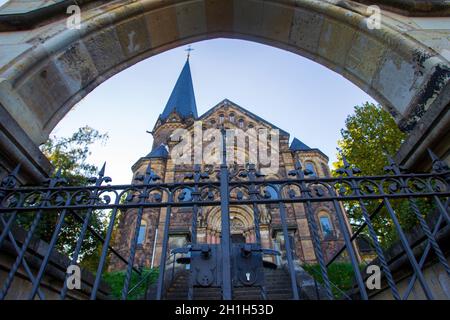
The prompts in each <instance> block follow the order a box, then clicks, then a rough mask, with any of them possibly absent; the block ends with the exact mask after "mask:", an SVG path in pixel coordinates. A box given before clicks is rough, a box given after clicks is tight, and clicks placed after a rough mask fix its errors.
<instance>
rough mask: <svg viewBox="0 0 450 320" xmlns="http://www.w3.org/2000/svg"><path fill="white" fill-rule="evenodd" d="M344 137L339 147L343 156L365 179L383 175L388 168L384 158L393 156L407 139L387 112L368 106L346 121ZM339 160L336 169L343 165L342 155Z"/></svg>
mask: <svg viewBox="0 0 450 320" xmlns="http://www.w3.org/2000/svg"><path fill="white" fill-rule="evenodd" d="M341 136H342V139H340V140H338V146H339V148H340V149H341V150H342V154H343V155H345V157H346V158H347V160H348V162H349V163H351V164H354V165H356V166H357V167H358V168H360V169H361V171H362V172H363V174H365V175H377V174H383V173H384V172H383V167H384V166H385V165H387V160H386V156H385V154H386V153H387V154H390V155H394V154H395V153H396V152H397V150H398V149H399V147H400V145H401V144H402V143H403V142H404V141H405V138H406V134H405V133H404V132H402V131H400V129H399V128H398V127H397V124H396V123H395V121H394V119H393V118H392V116H391V115H390V114H389V113H388V112H387V111H385V110H384V109H382V108H381V107H380V106H376V105H374V104H372V103H369V102H366V103H364V104H363V105H362V106H355V113H354V114H353V115H350V116H348V117H347V119H346V120H345V129H342V130H341ZM337 158H338V161H337V162H335V163H333V167H334V168H335V169H337V168H339V167H342V166H343V165H344V164H343V162H342V156H341V154H338V155H337Z"/></svg>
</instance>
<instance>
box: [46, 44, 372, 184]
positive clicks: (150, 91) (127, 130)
mask: <svg viewBox="0 0 450 320" xmlns="http://www.w3.org/2000/svg"><path fill="white" fill-rule="evenodd" d="M192 48H193V49H194V51H193V52H192V55H191V59H190V62H191V63H190V64H191V71H192V77H193V82H194V90H195V95H196V100H197V107H198V111H199V114H202V113H204V112H205V111H207V110H208V109H210V108H211V107H213V106H214V105H215V104H217V103H218V102H220V101H221V100H223V99H225V98H228V99H229V100H231V101H233V102H235V103H237V104H238V105H241V106H242V107H244V108H246V109H248V110H250V111H252V112H254V113H256V114H258V115H259V116H261V117H262V118H264V119H266V120H268V121H269V122H271V123H273V124H275V125H277V126H278V127H280V128H282V129H284V130H285V131H287V132H289V133H290V134H291V140H292V139H293V137H294V136H295V137H297V138H299V139H300V140H302V141H303V142H305V143H306V144H307V145H309V146H310V147H316V148H319V149H321V150H322V151H323V152H324V153H325V154H327V155H328V156H329V157H330V164H331V162H332V161H334V159H335V153H336V150H335V148H336V141H337V140H338V139H339V137H340V129H341V128H343V127H344V122H345V118H346V117H347V115H348V114H350V113H352V110H353V107H354V106H355V105H357V104H362V103H364V102H365V101H371V102H374V100H373V99H372V98H371V97H370V96H368V95H367V94H365V93H364V92H363V91H362V90H360V89H359V88H357V87H356V86H355V85H353V84H352V83H350V82H349V81H348V80H346V79H344V78H343V77H342V76H340V75H338V74H336V73H334V72H332V71H330V70H328V69H326V68H325V67H323V66H321V65H319V64H316V63H314V62H312V61H310V60H308V59H305V58H303V57H300V56H298V55H295V54H293V53H290V52H287V51H284V50H280V49H276V48H273V47H270V46H266V45H261V44H257V43H254V42H248V41H242V40H231V39H215V40H207V41H201V42H197V43H194V44H192ZM185 49H186V47H179V48H176V49H173V50H170V51H166V52H164V53H162V54H159V55H156V56H154V57H151V58H149V59H147V60H145V61H142V62H140V63H138V64H136V65H134V66H132V67H130V68H128V69H126V70H124V71H123V72H121V73H119V74H117V75H115V76H114V77H112V78H110V79H109V80H107V81H106V82H104V83H103V84H101V85H100V86H99V87H97V88H96V89H95V90H94V91H92V92H91V93H90V94H89V95H88V96H86V97H85V98H84V99H83V100H82V101H81V102H80V103H78V105H76V106H75V107H74V108H73V109H72V110H71V111H70V112H69V113H68V114H67V115H66V117H65V118H64V119H63V120H62V121H61V122H60V123H59V124H58V126H57V127H56V128H55V129H54V131H53V133H52V135H57V136H67V135H70V134H71V133H72V132H74V131H76V130H77V128H79V127H80V126H84V125H89V126H91V127H93V128H95V129H97V130H99V131H101V132H108V134H109V136H110V139H109V140H108V142H107V144H106V145H104V146H102V145H95V146H94V147H93V148H92V155H91V157H90V159H89V161H90V162H91V163H94V164H96V165H101V164H102V163H103V161H105V160H106V161H107V173H108V174H109V175H110V176H111V177H112V178H113V183H128V182H129V181H130V177H131V169H130V168H131V166H132V165H133V163H134V162H135V161H137V160H138V159H139V157H141V156H144V155H146V154H147V153H148V152H149V151H150V148H151V145H152V137H151V135H149V134H148V133H146V130H151V129H152V128H153V126H154V124H155V122H156V119H157V117H158V116H159V114H160V113H161V112H162V110H163V108H164V106H165V104H166V102H167V99H168V98H169V95H170V93H171V91H172V88H173V86H174V85H175V81H176V80H177V78H178V75H179V73H180V71H181V69H182V67H183V65H184V63H185V60H186V52H185V51H184V50H185Z"/></svg>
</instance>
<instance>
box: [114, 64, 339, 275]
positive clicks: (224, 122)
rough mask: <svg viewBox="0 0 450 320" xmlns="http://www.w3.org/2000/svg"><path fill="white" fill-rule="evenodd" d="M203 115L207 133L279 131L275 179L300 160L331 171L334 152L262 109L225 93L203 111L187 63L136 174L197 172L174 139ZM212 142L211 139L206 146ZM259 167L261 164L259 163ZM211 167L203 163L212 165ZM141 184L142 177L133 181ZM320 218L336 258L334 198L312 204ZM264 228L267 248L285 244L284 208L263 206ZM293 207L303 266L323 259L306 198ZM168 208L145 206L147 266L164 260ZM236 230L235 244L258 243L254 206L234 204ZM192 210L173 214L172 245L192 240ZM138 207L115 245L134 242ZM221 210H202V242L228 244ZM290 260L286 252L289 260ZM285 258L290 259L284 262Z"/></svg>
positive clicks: (176, 177) (172, 177)
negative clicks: (293, 133) (179, 154)
mask: <svg viewBox="0 0 450 320" xmlns="http://www.w3.org/2000/svg"><path fill="white" fill-rule="evenodd" d="M200 121H201V126H202V129H203V131H204V130H207V129H210V128H225V129H241V130H244V131H246V132H250V131H252V130H251V129H254V131H252V132H258V130H260V129H267V130H269V131H270V130H271V129H273V130H278V132H279V144H278V150H273V151H272V152H276V153H278V161H279V168H278V170H277V172H274V173H273V174H271V176H270V178H271V179H277V178H279V179H282V178H286V177H287V175H288V172H289V171H290V170H292V169H294V160H295V159H296V157H298V158H299V159H300V161H301V162H302V164H303V165H304V166H305V167H306V169H308V170H310V171H311V174H312V175H313V176H314V175H315V176H318V177H324V176H328V175H329V174H330V170H329V167H328V157H327V156H326V155H325V154H324V153H323V152H321V151H320V150H319V149H316V148H310V147H308V146H307V145H306V144H305V143H303V142H301V141H300V140H299V139H297V138H293V139H292V142H291V143H289V142H290V140H291V139H290V135H289V133H288V132H287V131H285V130H282V129H280V128H278V127H277V126H275V125H274V124H272V123H270V122H269V121H267V120H265V119H262V118H261V117H259V116H258V115H256V114H254V113H252V112H250V111H249V110H246V109H245V108H243V107H241V106H239V105H237V104H236V103H233V102H231V101H229V100H228V99H225V100H223V101H221V102H219V103H218V104H217V105H216V106H214V107H212V108H211V109H209V110H208V111H207V112H205V113H204V114H203V115H200V116H198V114H197V107H196V104H195V95H194V91H193V86H192V79H191V72H190V66H189V62H188V61H187V62H186V64H185V66H184V67H183V70H182V72H181V75H180V76H179V78H178V80H177V82H176V85H175V87H174V90H173V92H172V94H171V96H170V98H169V100H168V103H167V105H166V107H165V108H164V111H163V113H162V114H161V115H160V116H159V118H158V120H157V122H156V124H155V126H154V128H153V131H152V134H153V147H152V150H151V152H150V153H149V154H148V155H147V156H145V157H142V158H140V159H139V160H138V161H137V162H136V163H135V164H134V165H133V167H132V171H133V179H134V178H135V177H137V176H139V175H142V174H144V173H145V170H146V168H147V167H148V165H149V164H150V165H151V168H152V170H153V171H154V172H155V173H156V174H158V175H159V176H160V177H161V179H162V182H166V183H172V182H181V181H183V179H184V175H185V173H186V172H192V171H193V165H179V164H176V163H175V161H174V159H173V158H172V157H171V152H172V151H173V150H174V149H173V148H174V147H175V145H176V144H177V143H178V141H172V139H171V136H172V134H173V132H174V130H176V129H186V130H188V131H189V132H190V133H191V134H194V125H195V124H198V123H199V122H200ZM206 143H207V142H203V144H206ZM257 166H258V165H257ZM205 168H206V166H203V168H202V169H205ZM133 182H134V183H137V181H136V180H135V181H133ZM312 206H313V210H314V219H315V221H316V223H317V225H318V226H319V229H320V230H319V232H320V237H321V241H322V248H323V251H324V252H325V258H330V257H331V256H333V254H334V253H335V252H336V251H337V250H338V249H339V248H340V247H341V246H342V245H343V238H342V235H341V234H340V231H339V227H338V221H337V219H336V216H335V212H334V209H333V204H332V203H329V204H328V203H321V204H314V203H313V204H312ZM259 210H260V232H261V242H262V246H263V247H266V248H273V249H278V250H282V251H283V250H284V243H285V239H284V237H283V233H282V228H281V221H280V216H279V212H278V207H277V206H274V205H261V206H260V208H259ZM286 212H287V219H288V226H289V234H290V239H289V241H291V243H292V244H293V248H294V256H295V258H296V259H297V260H298V262H299V263H300V264H303V263H307V264H311V263H316V256H315V254H314V250H313V244H312V240H311V239H312V237H311V232H310V227H309V224H308V221H307V219H306V216H305V208H304V205H303V204H300V203H297V204H286ZM165 215H166V209H164V208H163V209H157V210H156V209H145V211H144V216H143V222H142V224H141V227H140V229H139V230H140V232H139V236H138V249H137V253H136V264H137V265H141V266H146V267H148V266H152V265H153V266H157V265H159V263H160V261H159V258H160V256H161V248H162V239H163V234H162V233H163V231H164V220H165ZM230 217H231V233H232V241H233V242H247V243H251V242H255V230H254V223H253V211H252V208H251V207H250V206H239V207H233V206H231V207H230ZM191 222H192V209H191V208H178V209H177V208H173V209H172V215H171V223H170V231H169V239H170V240H169V242H170V245H169V247H170V248H174V247H181V246H184V245H185V244H186V243H188V242H190V241H191V234H192V232H191V231H192V230H191ZM135 223H136V210H128V211H127V212H125V213H124V214H123V215H122V217H121V219H120V222H119V228H118V230H117V233H116V236H115V248H117V250H118V251H119V252H120V253H122V254H123V255H124V256H126V255H127V253H128V252H129V248H130V243H131V239H132V237H133V233H134V230H135ZM220 229H221V224H220V208H219V207H217V208H201V209H200V212H199V218H198V222H197V242H198V243H211V244H217V243H220V235H221V231H220ZM278 259H281V260H283V259H284V255H283V256H282V257H281V258H278ZM277 262H282V261H277ZM110 268H111V269H116V270H117V269H123V268H124V264H123V263H122V262H121V261H117V260H113V261H111V266H110Z"/></svg>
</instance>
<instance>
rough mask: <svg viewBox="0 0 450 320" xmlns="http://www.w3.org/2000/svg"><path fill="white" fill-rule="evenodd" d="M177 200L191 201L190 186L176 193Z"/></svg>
mask: <svg viewBox="0 0 450 320" xmlns="http://www.w3.org/2000/svg"><path fill="white" fill-rule="evenodd" d="M178 200H180V201H181V202H188V201H192V190H191V189H190V188H184V189H183V190H182V191H181V192H180V194H179V195H178Z"/></svg>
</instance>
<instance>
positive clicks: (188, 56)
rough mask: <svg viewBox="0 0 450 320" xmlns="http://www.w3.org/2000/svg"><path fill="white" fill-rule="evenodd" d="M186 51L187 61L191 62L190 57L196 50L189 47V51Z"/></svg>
mask: <svg viewBox="0 0 450 320" xmlns="http://www.w3.org/2000/svg"><path fill="white" fill-rule="evenodd" d="M184 51H186V52H187V60H189V58H190V56H191V51H194V49H192V48H191V45H189V46H188V47H187V49H185V50H184Z"/></svg>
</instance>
